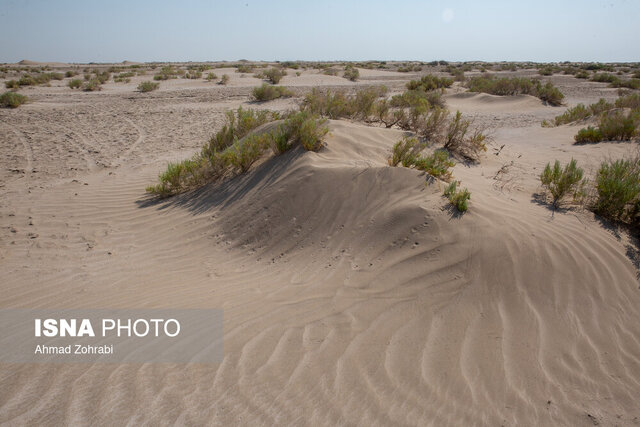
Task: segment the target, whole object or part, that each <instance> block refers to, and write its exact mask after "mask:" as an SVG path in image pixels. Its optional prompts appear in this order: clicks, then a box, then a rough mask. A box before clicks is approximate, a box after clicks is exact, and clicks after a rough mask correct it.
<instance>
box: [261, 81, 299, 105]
mask: <svg viewBox="0 0 640 427" xmlns="http://www.w3.org/2000/svg"><path fill="white" fill-rule="evenodd" d="M251 95H252V97H253V99H254V100H256V101H271V100H272V99H276V98H288V97H291V96H293V92H291V91H290V90H289V89H287V88H286V87H283V86H271V85H268V84H266V83H263V84H262V86H258V87H254V88H253V91H252V92H251Z"/></svg>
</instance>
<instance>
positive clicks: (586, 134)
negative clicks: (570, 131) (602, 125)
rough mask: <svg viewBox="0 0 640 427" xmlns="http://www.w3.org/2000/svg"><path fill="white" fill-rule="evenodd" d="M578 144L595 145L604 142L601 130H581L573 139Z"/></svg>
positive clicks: (589, 127) (587, 128)
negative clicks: (594, 143)
mask: <svg viewBox="0 0 640 427" xmlns="http://www.w3.org/2000/svg"><path fill="white" fill-rule="evenodd" d="M573 139H574V140H575V141H576V143H577V144H584V143H593V142H600V141H602V132H600V129H598V128H594V127H592V126H588V127H586V128H584V129H580V130H579V131H578V133H577V134H576V136H574V137H573Z"/></svg>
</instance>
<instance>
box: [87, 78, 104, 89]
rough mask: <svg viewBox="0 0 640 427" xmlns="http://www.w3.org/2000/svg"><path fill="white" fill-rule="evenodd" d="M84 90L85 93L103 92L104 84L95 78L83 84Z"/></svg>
mask: <svg viewBox="0 0 640 427" xmlns="http://www.w3.org/2000/svg"><path fill="white" fill-rule="evenodd" d="M82 90H83V91H85V92H93V91H98V90H102V83H101V82H100V80H98V79H96V78H93V79H91V80H89V81H87V82H84V83H83V84H82Z"/></svg>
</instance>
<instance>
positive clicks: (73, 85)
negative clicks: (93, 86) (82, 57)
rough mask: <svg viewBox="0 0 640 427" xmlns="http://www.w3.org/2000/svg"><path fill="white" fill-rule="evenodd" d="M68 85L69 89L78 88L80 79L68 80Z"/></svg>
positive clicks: (80, 82) (80, 83) (80, 84)
mask: <svg viewBox="0 0 640 427" xmlns="http://www.w3.org/2000/svg"><path fill="white" fill-rule="evenodd" d="M68 86H69V87H70V88H71V89H78V88H80V86H82V80H80V79H73V80H69V83H68Z"/></svg>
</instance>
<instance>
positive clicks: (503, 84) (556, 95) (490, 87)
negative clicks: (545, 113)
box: [467, 76, 564, 106]
mask: <svg viewBox="0 0 640 427" xmlns="http://www.w3.org/2000/svg"><path fill="white" fill-rule="evenodd" d="M467 87H468V88H469V90H470V91H471V92H484V93H489V94H492V95H501V96H506V95H519V94H525V95H532V96H535V97H537V98H540V99H541V100H542V101H543V102H545V103H547V104H549V105H554V106H557V105H562V100H563V99H564V94H563V93H562V92H560V90H559V89H558V88H557V87H555V86H554V85H553V84H552V83H551V82H547V83H545V84H542V83H541V82H540V81H539V80H532V79H529V78H526V77H502V78H495V77H494V76H478V77H472V78H471V79H470V80H469V82H468V83H467Z"/></svg>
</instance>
